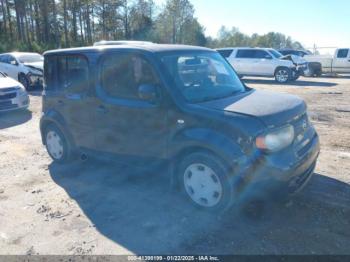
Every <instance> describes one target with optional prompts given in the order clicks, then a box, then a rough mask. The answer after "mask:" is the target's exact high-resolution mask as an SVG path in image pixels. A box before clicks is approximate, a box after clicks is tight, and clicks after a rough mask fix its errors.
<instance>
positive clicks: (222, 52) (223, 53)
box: [218, 49, 233, 58]
mask: <svg viewBox="0 0 350 262" xmlns="http://www.w3.org/2000/svg"><path fill="white" fill-rule="evenodd" d="M218 52H219V54H220V55H221V56H222V57H223V58H228V57H230V55H231V54H232V52H233V49H225V50H218Z"/></svg>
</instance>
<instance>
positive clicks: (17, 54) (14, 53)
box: [0, 52, 40, 57]
mask: <svg viewBox="0 0 350 262" xmlns="http://www.w3.org/2000/svg"><path fill="white" fill-rule="evenodd" d="M0 55H12V56H14V57H19V56H21V55H40V54H39V53H34V52H10V53H3V54H0Z"/></svg>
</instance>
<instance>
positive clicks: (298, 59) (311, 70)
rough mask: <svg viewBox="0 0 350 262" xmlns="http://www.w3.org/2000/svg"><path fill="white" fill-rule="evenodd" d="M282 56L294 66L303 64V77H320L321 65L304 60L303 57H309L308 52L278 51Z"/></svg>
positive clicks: (309, 53)
mask: <svg viewBox="0 0 350 262" xmlns="http://www.w3.org/2000/svg"><path fill="white" fill-rule="evenodd" d="M278 51H279V52H280V53H281V54H283V55H284V58H285V59H290V60H291V61H295V62H294V64H295V65H297V64H302V63H304V64H305V69H304V70H303V73H304V74H303V75H304V76H321V75H322V65H321V63H319V62H308V61H306V60H305V58H304V56H306V55H311V54H312V53H311V52H310V51H305V50H293V49H282V50H278Z"/></svg>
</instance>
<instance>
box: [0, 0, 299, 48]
mask: <svg viewBox="0 0 350 262" xmlns="http://www.w3.org/2000/svg"><path fill="white" fill-rule="evenodd" d="M0 5H1V9H0V52H7V51H12V50H22V51H36V52H43V51H45V50H48V49H54V48H64V47H74V46H87V45H91V44H93V43H94V42H95V41H99V40H121V39H122V40H129V39H132V40H143V41H152V42H156V43H178V44H191V45H200V46H208V47H213V48H214V47H224V46H264V47H274V48H280V47H293V48H302V46H301V44H300V43H298V42H294V41H293V40H292V39H291V38H290V37H286V36H285V35H283V34H281V33H275V32H271V33H268V34H266V35H257V34H254V35H252V36H248V35H245V34H243V33H241V32H240V31H239V30H238V29H237V28H232V29H227V28H225V27H222V28H221V29H220V31H219V32H218V36H217V37H216V38H212V37H208V36H206V35H205V28H204V26H203V25H201V24H200V23H199V21H198V19H197V18H196V17H195V9H194V7H193V5H192V4H191V2H190V0H167V1H166V2H165V4H164V5H161V6H159V5H156V4H155V3H154V1H153V0H0Z"/></svg>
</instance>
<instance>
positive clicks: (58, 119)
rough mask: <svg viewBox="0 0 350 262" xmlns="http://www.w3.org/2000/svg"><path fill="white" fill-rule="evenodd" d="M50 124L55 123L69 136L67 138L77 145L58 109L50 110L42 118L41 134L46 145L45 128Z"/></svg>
mask: <svg viewBox="0 0 350 262" xmlns="http://www.w3.org/2000/svg"><path fill="white" fill-rule="evenodd" d="M49 125H55V126H56V127H57V128H58V129H59V130H60V131H61V132H62V133H63V134H64V135H66V136H67V139H68V140H69V142H70V143H71V144H72V145H75V143H74V139H73V136H72V134H71V133H70V132H69V130H68V128H67V127H66V123H65V120H64V118H63V117H62V116H61V115H60V114H59V113H58V112H57V111H54V110H52V111H49V112H47V113H46V114H45V115H44V116H43V117H42V118H41V119H40V134H41V142H42V143H43V145H45V135H44V134H45V129H46V128H47V127H48V126H49Z"/></svg>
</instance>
